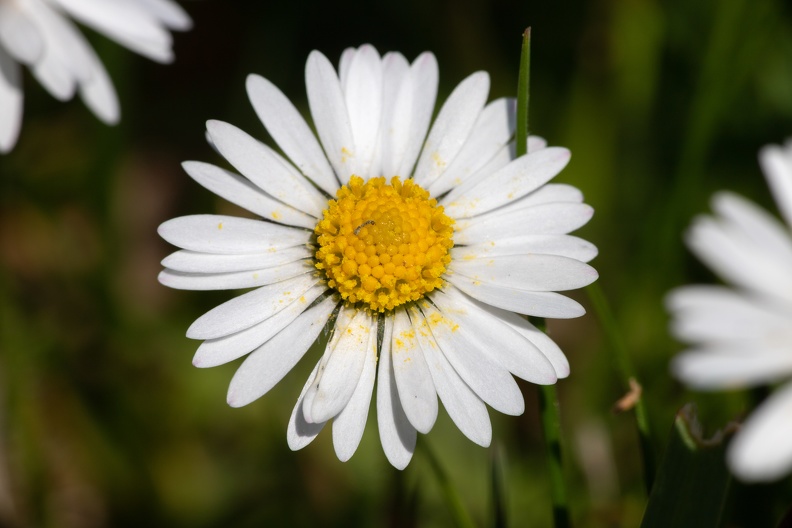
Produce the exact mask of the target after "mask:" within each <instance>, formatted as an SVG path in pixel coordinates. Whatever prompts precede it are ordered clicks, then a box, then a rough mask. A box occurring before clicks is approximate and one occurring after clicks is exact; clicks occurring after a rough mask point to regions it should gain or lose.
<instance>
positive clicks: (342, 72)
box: [338, 48, 358, 89]
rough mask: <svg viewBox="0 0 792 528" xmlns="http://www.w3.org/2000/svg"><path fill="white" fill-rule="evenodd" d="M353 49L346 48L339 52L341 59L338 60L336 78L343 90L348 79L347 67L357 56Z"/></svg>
mask: <svg viewBox="0 0 792 528" xmlns="http://www.w3.org/2000/svg"><path fill="white" fill-rule="evenodd" d="M357 51H358V50H356V49H355V48H346V49H345V50H344V51H342V52H341V58H340V59H338V78H339V80H340V81H341V88H342V89H344V87H345V86H346V83H347V79H348V78H349V67H350V66H351V65H352V59H354V58H355V55H357Z"/></svg>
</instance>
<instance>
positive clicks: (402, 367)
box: [159, 45, 597, 468]
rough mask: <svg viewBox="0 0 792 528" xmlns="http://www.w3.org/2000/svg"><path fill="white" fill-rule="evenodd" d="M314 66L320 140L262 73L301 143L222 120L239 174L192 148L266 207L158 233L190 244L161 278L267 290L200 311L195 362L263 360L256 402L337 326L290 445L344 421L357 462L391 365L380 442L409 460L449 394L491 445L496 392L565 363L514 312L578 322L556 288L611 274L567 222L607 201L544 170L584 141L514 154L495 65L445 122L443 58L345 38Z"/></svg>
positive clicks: (467, 85)
mask: <svg viewBox="0 0 792 528" xmlns="http://www.w3.org/2000/svg"><path fill="white" fill-rule="evenodd" d="M305 78H306V87H307V93H308V103H309V106H310V110H311V116H312V117H313V122H314V125H315V127H316V131H317V135H318V140H317V138H316V137H315V136H314V135H313V133H312V132H311V129H310V128H309V126H308V124H307V123H306V121H305V120H304V119H303V118H302V116H301V115H300V113H299V112H298V111H297V110H296V109H295V107H294V106H293V105H292V103H291V102H289V100H288V99H287V98H286V96H285V95H284V94H283V93H282V92H281V91H280V90H278V88H276V87H275V86H274V85H273V84H272V83H270V82H269V81H267V80H266V79H264V78H262V77H259V76H257V75H251V76H249V77H248V79H247V92H248V96H249V97H250V101H251V102H252V104H253V107H254V109H255V111H256V113H257V115H258V117H259V118H260V119H261V121H262V122H263V124H264V126H265V127H266V129H267V131H268V132H269V134H270V135H271V137H272V138H273V140H274V141H275V143H276V144H277V145H278V147H279V148H280V149H281V150H282V151H283V153H284V154H285V156H286V157H283V156H281V155H280V154H278V153H277V152H276V151H275V150H273V149H272V148H270V147H268V146H266V145H264V144H263V143H260V142H259V141H257V140H256V139H254V138H253V137H251V136H249V135H248V134H246V133H245V132H243V131H241V130H239V129H238V128H236V127H234V126H232V125H229V124H227V123H223V122H220V121H209V122H208V123H207V129H208V137H209V139H210V141H211V143H212V145H213V146H214V147H215V148H216V150H217V151H218V152H219V153H220V154H221V155H222V156H223V157H225V158H226V160H228V162H230V164H231V165H232V166H233V167H234V168H235V169H236V170H237V171H238V173H239V174H238V173H236V172H232V171H229V170H225V169H222V168H219V167H217V166H214V165H210V164H207V163H201V162H194V161H191V162H186V163H184V168H185V170H186V171H187V173H188V174H189V175H190V176H191V177H192V178H193V179H195V180H196V181H197V182H198V183H200V184H201V185H203V186H204V187H206V188H207V189H209V190H211V191H213V192H215V193H217V194H218V195H220V196H221V197H223V198H225V199H227V200H229V201H231V202H233V203H235V204H237V205H240V206H242V207H244V208H245V209H247V210H249V211H251V212H252V213H254V214H255V215H258V216H259V217H260V218H261V219H243V218H236V217H229V216H217V215H196V216H186V217H181V218H176V219H173V220H170V221H167V222H165V223H164V224H162V225H161V226H160V228H159V234H160V235H161V236H162V237H163V238H164V239H165V240H167V241H168V242H170V243H171V244H173V245H175V246H178V247H180V248H183V249H182V250H180V251H177V252H175V253H173V254H171V255H170V256H168V257H166V258H165V259H164V260H163V265H164V266H165V268H166V269H165V270H164V271H162V273H161V274H160V276H159V280H160V282H162V283H163V284H165V285H167V286H170V287H173V288H181V289H191V290H214V289H236V288H253V287H255V288H257V289H255V290H253V291H251V292H248V293H245V294H243V295H240V296H239V297H236V298H234V299H232V300H230V301H228V302H226V303H225V304H222V305H220V306H218V307H217V308H215V309H213V310H211V311H209V312H208V313H206V314H205V315H203V316H202V317H200V318H199V319H198V320H197V321H195V323H193V325H192V326H191V327H190V328H189V330H188V331H187V336H188V337H190V338H193V339H202V340H204V342H203V344H201V345H200V347H199V348H198V351H197V353H196V355H195V359H194V361H193V362H194V364H195V365H196V366H199V367H211V366H215V365H220V364H222V363H226V362H228V361H232V360H235V359H237V358H240V357H242V356H245V355H247V358H246V359H245V361H244V362H243V363H242V364H241V366H240V367H239V369H238V370H237V372H236V374H235V375H234V378H233V379H232V381H231V385H230V388H229V391H228V402H229V404H230V405H232V406H234V407H238V406H242V405H246V404H248V403H250V402H252V401H253V400H255V399H257V398H259V397H261V396H262V395H263V394H265V393H266V392H267V391H268V390H270V389H271V388H272V387H273V386H274V385H275V384H276V383H277V382H278V381H280V380H281V378H283V376H284V375H285V374H286V373H287V372H289V371H290V370H291V369H292V367H294V365H295V364H296V363H297V362H298V361H299V360H300V359H301V358H302V357H303V355H304V354H305V353H306V351H307V350H308V349H309V347H310V346H311V345H312V343H314V341H316V340H317V338H318V337H319V336H320V334H321V333H322V330H323V329H324V328H328V329H329V331H330V332H331V334H332V335H331V336H330V338H329V340H328V342H327V343H326V346H325V347H324V351H323V354H322V355H321V357H320V358H318V361H316V359H314V360H313V361H316V366H315V367H314V369H313V372H311V374H310V376H309V377H308V380H307V382H306V383H305V387H304V388H303V390H302V392H301V393H300V396H299V398H298V400H297V404H296V406H295V407H294V411H293V412H292V415H291V419H290V421H289V425H288V432H287V438H288V443H289V446H290V447H291V448H292V449H295V450H296V449H300V448H302V447H304V446H306V445H307V444H308V443H310V442H311V441H312V440H313V439H314V438H315V437H316V436H317V435H318V434H319V432H320V431H321V430H322V428H323V427H324V426H325V424H327V422H329V421H331V420H332V422H333V424H332V434H333V445H334V447H335V451H336V454H337V455H338V458H339V459H341V460H347V459H349V458H350V457H351V456H352V454H353V453H354V452H355V449H356V448H357V446H358V444H359V442H360V439H361V436H362V434H363V430H364V427H365V423H366V418H367V416H368V411H369V405H370V401H371V397H372V393H373V391H374V380H375V378H377V379H378V380H379V381H378V383H377V396H376V402H377V403H376V407H377V422H378V425H379V433H380V439H381V442H382V446H383V449H384V451H385V454H386V456H387V458H388V460H389V461H390V462H391V464H393V465H394V466H395V467H397V468H404V467H405V466H406V465H407V463H408V462H409V461H410V458H411V456H412V453H413V450H414V448H415V442H416V434H417V432H421V433H428V432H429V430H430V429H431V428H432V426H433V424H434V423H435V419H436V417H437V413H438V397H439V399H440V401H441V402H442V403H443V406H444V407H445V409H446V411H447V412H448V414H449V415H450V417H451V418H452V420H453V421H454V422H455V423H456V425H457V426H458V427H459V429H460V430H461V431H462V433H464V434H465V436H467V437H468V438H470V439H471V440H472V441H474V442H476V443H477V444H480V445H482V446H487V445H488V444H489V443H490V439H491V434H492V431H491V426H490V420H489V416H488V414H487V407H486V406H487V405H489V406H491V407H492V408H493V409H495V410H498V411H500V412H502V413H506V414H511V415H519V414H521V413H522V412H523V407H524V404H523V398H522V394H521V393H520V390H519V388H518V386H517V383H516V382H515V380H514V378H513V377H512V375H515V376H518V377H520V378H522V379H525V380H528V381H531V382H534V383H540V384H551V383H555V381H556V380H557V379H558V378H563V377H565V376H567V375H568V374H569V365H568V363H567V360H566V358H565V357H564V354H563V353H562V352H561V350H560V349H559V348H558V346H556V345H555V344H554V343H553V341H551V340H550V339H549V338H548V337H547V336H546V335H545V334H543V333H542V332H540V331H539V330H537V329H536V328H535V327H534V326H533V325H531V324H530V323H529V322H528V321H527V320H526V319H525V318H524V317H522V316H520V315H518V314H527V315H534V316H538V317H559V318H568V317H578V316H580V315H582V314H583V313H584V311H583V308H582V307H581V306H580V305H579V304H578V303H577V302H575V301H573V300H571V299H569V298H567V297H565V296H563V295H560V294H558V293H555V290H569V289H573V288H579V287H581V286H584V285H587V284H589V283H591V282H592V281H594V280H595V279H596V278H597V273H596V272H595V271H594V269H593V268H591V267H590V266H588V265H587V264H585V263H584V262H586V261H588V260H590V259H592V258H593V257H594V256H595V255H596V248H595V247H594V246H593V245H592V244H590V243H588V242H586V241H584V240H581V239H579V238H576V237H573V236H570V235H568V234H567V233H569V232H570V231H573V230H575V229H577V228H578V227H580V226H582V225H583V224H585V223H586V222H587V221H588V220H589V218H590V217H591V215H592V209H591V207H589V206H588V205H585V204H583V203H582V196H581V193H580V191H578V190H577V189H576V188H574V187H571V186H569V185H563V184H548V183H547V182H548V181H549V180H550V179H552V178H553V177H554V176H555V175H556V174H558V172H559V171H560V170H561V169H563V168H564V166H565V165H566V164H567V162H568V161H569V152H568V151H567V150H566V149H563V148H545V145H544V142H543V141H542V140H541V139H539V138H532V139H531V140H530V148H531V151H532V152H531V153H530V154H528V155H526V156H522V157H520V158H517V159H513V158H514V156H513V154H512V152H513V149H514V144H513V142H511V140H512V136H513V132H514V121H515V116H514V110H515V108H514V107H515V104H514V101H513V100H509V99H497V100H495V101H492V102H491V103H489V104H486V99H487V94H488V91H489V77H488V75H487V74H486V73H484V72H478V73H474V74H473V75H471V76H469V77H468V78H466V79H465V80H464V81H462V82H461V83H460V84H459V85H458V86H457V87H456V89H455V90H454V91H453V93H452V94H451V95H450V96H449V97H448V100H447V101H446V102H445V104H444V105H443V107H442V108H441V109H440V112H439V114H438V116H437V119H436V120H435V121H434V124H433V125H432V127H431V130H429V125H430V121H431V116H432V112H433V108H434V104H435V97H436V94H437V81H438V68H437V62H436V60H435V57H434V56H433V55H432V54H431V53H424V54H422V55H420V56H419V57H418V58H417V59H416V60H415V61H414V62H413V63H412V64H410V63H408V62H407V60H406V59H405V58H404V57H403V56H402V55H401V54H399V53H387V54H385V55H384V56H382V57H380V55H379V54H378V52H377V50H375V49H374V48H373V47H372V46H370V45H364V46H361V47H360V48H358V49H347V50H346V51H345V52H344V53H343V55H342V56H341V61H340V64H339V68H338V72H336V70H335V69H334V68H333V66H332V65H331V63H330V62H329V61H328V59H327V58H326V57H325V56H324V55H322V54H321V53H319V52H317V51H314V52H312V53H311V54H310V55H309V57H308V61H307V64H306V68H305ZM427 130H429V132H428V135H427ZM424 137H426V141H424ZM287 158H288V159H287ZM240 174H241V176H240Z"/></svg>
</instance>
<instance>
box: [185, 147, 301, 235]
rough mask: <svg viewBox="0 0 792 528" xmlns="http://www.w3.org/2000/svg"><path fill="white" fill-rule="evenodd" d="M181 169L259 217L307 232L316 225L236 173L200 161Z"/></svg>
mask: <svg viewBox="0 0 792 528" xmlns="http://www.w3.org/2000/svg"><path fill="white" fill-rule="evenodd" d="M210 141H211V139H210ZM182 167H183V168H184V170H185V171H186V172H187V174H189V175H190V177H191V178H192V179H193V180H195V181H197V182H198V183H199V184H201V185H202V186H203V187H205V188H206V189H209V190H210V191H212V192H213V193H215V194H216V195H218V196H220V197H222V198H225V199H226V200H228V201H229V202H231V203H233V204H236V205H238V206H239V207H242V208H243V209H247V210H248V211H250V212H251V213H255V214H257V215H259V216H261V217H262V218H265V219H267V220H272V221H276V222H279V223H281V224H287V225H293V226H297V227H305V228H307V229H313V228H314V227H315V226H316V218H313V217H311V216H309V215H307V214H305V213H303V212H302V211H298V210H297V209H294V208H293V207H290V206H288V205H286V204H285V203H283V202H279V201H278V200H275V199H274V198H272V197H271V196H270V195H268V194H267V193H265V192H263V191H262V190H261V189H259V188H258V187H256V186H255V185H253V184H252V183H250V182H249V181H248V180H247V179H245V178H243V177H242V176H240V175H239V174H236V173H233V172H231V171H227V170H225V169H221V168H220V167H217V166H215V165H212V164H210V163H203V162H200V161H185V162H184V163H182Z"/></svg>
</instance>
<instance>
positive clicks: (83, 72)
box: [26, 1, 91, 101]
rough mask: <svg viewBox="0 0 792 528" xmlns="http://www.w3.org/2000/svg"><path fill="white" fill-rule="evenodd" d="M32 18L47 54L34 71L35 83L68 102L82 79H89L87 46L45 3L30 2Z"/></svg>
mask: <svg viewBox="0 0 792 528" xmlns="http://www.w3.org/2000/svg"><path fill="white" fill-rule="evenodd" d="M26 5H27V7H28V9H29V13H30V16H31V18H32V19H33V20H34V23H35V24H36V26H37V27H39V28H40V30H41V34H42V36H43V38H44V53H43V54H42V56H41V57H40V58H39V60H37V61H36V63H35V64H33V65H32V67H31V72H32V73H33V75H34V77H36V80H38V82H39V84H41V85H42V86H43V87H44V88H45V89H46V90H47V91H48V92H49V93H50V95H52V96H53V97H55V98H56V99H59V100H61V101H66V100H69V99H71V98H72V97H73V96H74V92H75V90H76V89H77V82H78V80H79V79H87V78H88V77H89V72H90V71H91V66H90V64H89V63H88V61H87V60H86V59H85V53H84V50H83V47H84V45H85V44H84V42H83V41H82V39H81V37H80V36H79V32H78V31H77V29H76V28H75V27H74V25H73V24H72V23H71V22H69V21H68V20H66V19H64V18H63V17H61V16H60V15H58V14H57V13H55V12H54V11H53V10H52V8H51V7H49V5H47V4H44V3H43V2H40V1H37V2H28V3H27V4H26Z"/></svg>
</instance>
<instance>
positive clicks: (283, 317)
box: [193, 284, 337, 368]
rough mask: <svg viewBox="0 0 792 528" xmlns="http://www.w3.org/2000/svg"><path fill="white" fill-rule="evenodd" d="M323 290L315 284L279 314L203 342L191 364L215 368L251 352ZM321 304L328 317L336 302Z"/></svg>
mask: <svg viewBox="0 0 792 528" xmlns="http://www.w3.org/2000/svg"><path fill="white" fill-rule="evenodd" d="M326 291H327V288H326V287H325V286H324V285H322V284H319V285H316V286H314V287H313V288H311V289H310V290H308V291H307V292H305V293H304V294H303V295H302V296H301V297H300V298H299V299H297V300H295V301H294V302H292V303H291V304H289V305H288V306H285V307H284V308H283V309H282V310H280V311H279V312H276V313H274V314H272V316H271V317H269V318H267V319H265V320H263V321H262V322H260V323H258V324H255V325H253V326H251V327H250V328H248V329H246V330H242V331H241V332H237V333H235V334H231V335H228V336H225V337H218V338H217V339H207V340H206V341H204V342H203V343H201V346H199V347H198V350H196V351H195V356H193V365H195V366H196V367H199V368H208V367H216V366H218V365H223V364H225V363H228V362H229V361H233V360H235V359H237V358H240V357H242V356H244V355H245V354H247V353H249V352H251V351H253V350H255V349H256V348H258V347H260V346H261V345H263V344H264V343H267V342H268V341H269V340H270V339H272V337H273V336H275V334H277V333H278V332H280V331H281V330H283V329H284V328H286V327H287V326H289V325H291V324H292V323H293V322H294V321H295V320H296V319H297V317H298V316H300V315H301V314H303V313H304V312H305V309H306V308H307V307H309V306H310V305H311V303H312V302H313V301H315V300H316V298H317V297H319V296H320V295H321V294H322V293H324V292H326ZM321 304H322V305H323V306H324V307H325V308H324V309H325V310H330V311H329V312H328V313H327V316H328V317H329V315H330V313H331V312H332V307H334V306H335V304H337V303H336V301H334V300H332V299H329V300H325V301H322V303H321ZM328 306H329V307H330V308H328ZM311 311H312V312H313V313H324V311H322V312H317V311H316V310H313V309H312V310H311ZM325 319H326V318H325ZM295 324H296V323H295ZM306 324H307V323H306Z"/></svg>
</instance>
